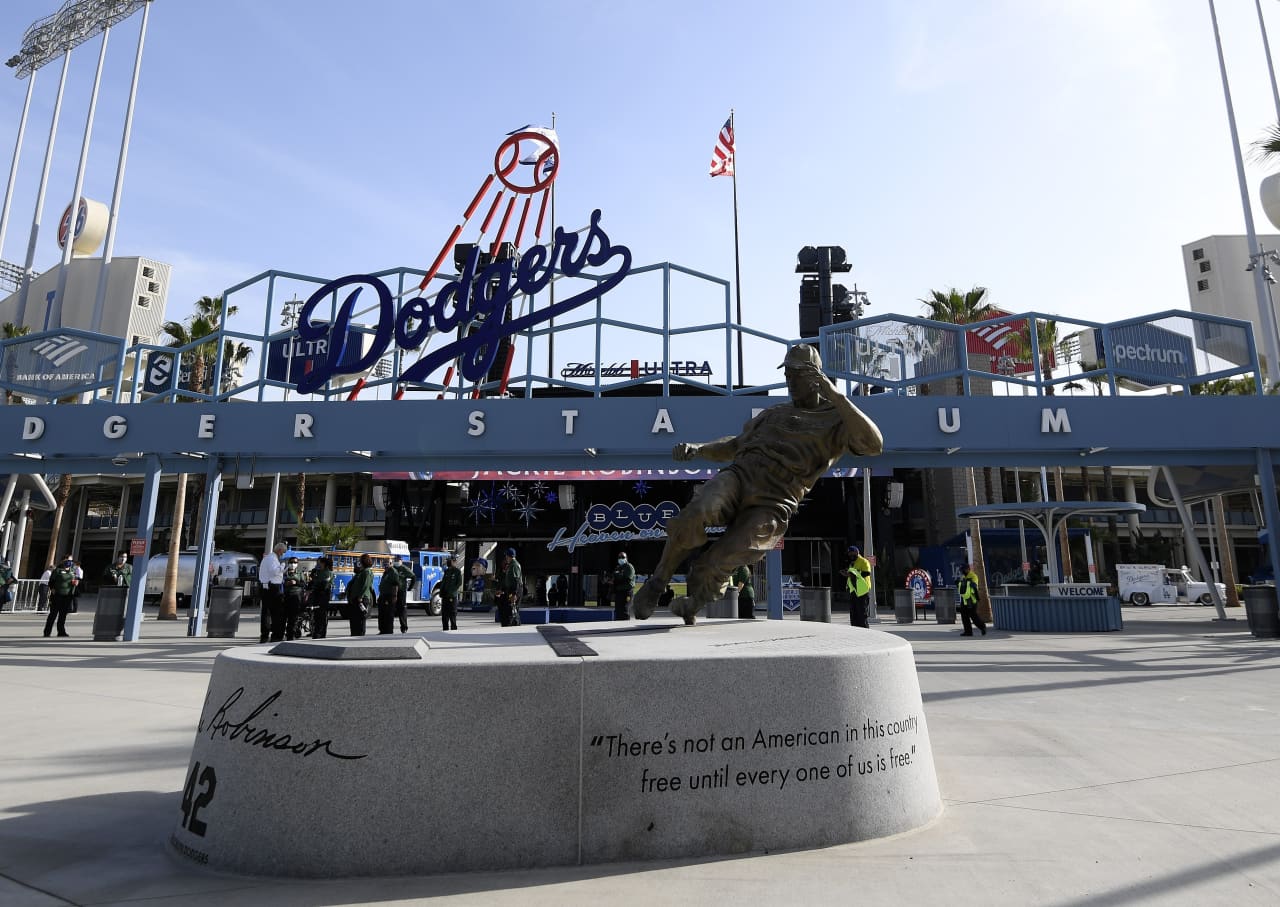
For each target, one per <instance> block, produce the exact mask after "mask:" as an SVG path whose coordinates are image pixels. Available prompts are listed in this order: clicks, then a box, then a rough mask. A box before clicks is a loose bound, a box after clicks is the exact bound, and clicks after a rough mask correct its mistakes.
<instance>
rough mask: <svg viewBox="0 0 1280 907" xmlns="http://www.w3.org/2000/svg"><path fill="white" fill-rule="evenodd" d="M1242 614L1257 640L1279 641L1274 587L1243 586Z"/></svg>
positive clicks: (1279, 630)
mask: <svg viewBox="0 0 1280 907" xmlns="http://www.w3.org/2000/svg"><path fill="white" fill-rule="evenodd" d="M1244 614H1245V618H1246V619H1247V620H1248V621H1249V632H1250V633H1252V634H1253V635H1254V636H1256V637H1257V638H1258V639H1280V610H1278V608H1277V603H1276V587H1275V586H1245V587H1244Z"/></svg>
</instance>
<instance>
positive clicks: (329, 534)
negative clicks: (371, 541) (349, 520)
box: [298, 520, 364, 549]
mask: <svg viewBox="0 0 1280 907" xmlns="http://www.w3.org/2000/svg"><path fill="white" fill-rule="evenodd" d="M362 538H364V530H363V529H361V528H359V527H358V526H337V525H334V524H333V523H322V522H320V521H319V520H313V521H312V522H310V523H302V522H300V523H299V524H298V546H299V547H300V548H339V549H342V548H350V547H351V546H352V545H354V544H355V543H356V542H358V541H360V540H361V539H362Z"/></svg>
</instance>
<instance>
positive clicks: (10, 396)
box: [0, 321, 31, 404]
mask: <svg viewBox="0 0 1280 907" xmlns="http://www.w3.org/2000/svg"><path fill="white" fill-rule="evenodd" d="M30 333H31V328H29V327H27V326H26V325H25V324H23V325H17V324H14V323H13V322H12V321H6V322H5V323H4V326H3V327H0V335H2V336H3V337H4V339H5V340H12V339H13V338H14V337H24V336H26V335H27V334H30ZM10 375H11V376H12V372H10ZM15 401H17V402H19V403H20V402H22V398H21V397H19V396H18V395H17V394H15V393H14V392H13V391H11V390H9V389H8V388H5V391H4V402H5V403H6V404H8V403H13V402H15Z"/></svg>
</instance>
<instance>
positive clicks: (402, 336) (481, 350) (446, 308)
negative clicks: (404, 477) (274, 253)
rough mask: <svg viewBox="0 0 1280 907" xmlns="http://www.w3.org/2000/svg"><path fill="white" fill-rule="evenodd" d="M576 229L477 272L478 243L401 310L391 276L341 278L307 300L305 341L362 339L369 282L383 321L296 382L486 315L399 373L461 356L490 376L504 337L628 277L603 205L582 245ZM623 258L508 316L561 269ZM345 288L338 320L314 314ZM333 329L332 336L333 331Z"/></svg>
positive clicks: (427, 370)
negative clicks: (359, 305) (357, 322)
mask: <svg viewBox="0 0 1280 907" xmlns="http://www.w3.org/2000/svg"><path fill="white" fill-rule="evenodd" d="M579 241H580V240H579V236H578V234H577V233H566V232H565V231H564V229H563V228H560V227H557V228H556V232H555V243H554V244H553V246H552V247H551V249H550V250H548V249H547V247H546V246H534V247H532V248H531V249H529V250H528V251H527V252H525V253H524V254H523V255H522V256H521V258H520V262H519V264H518V265H517V264H516V263H515V262H514V261H512V260H510V259H505V260H502V261H495V262H492V263H490V264H488V265H486V266H485V268H484V269H483V270H481V271H480V272H479V273H478V274H477V273H476V269H477V265H478V263H479V256H480V251H481V250H480V247H479V246H478V245H477V246H475V247H474V248H472V250H471V253H470V255H468V256H467V261H466V264H465V266H464V267H463V269H462V274H461V275H459V277H458V279H457V280H453V281H450V282H449V283H447V284H445V286H444V287H443V288H442V289H441V290H440V292H439V293H438V294H436V296H435V298H434V299H426V298H423V297H416V298H414V299H410V300H409V301H408V302H406V303H405V304H404V305H403V306H402V307H401V309H400V313H399V314H398V315H397V314H396V312H395V303H394V300H393V298H392V295H391V290H390V289H389V288H388V287H387V285H386V284H385V283H383V282H382V281H381V280H379V279H378V278H377V277H374V276H372V275H369V274H353V275H350V276H347V277H340V278H338V279H337V280H333V281H330V282H329V283H327V284H325V285H324V286H322V287H321V288H320V289H318V290H316V292H315V293H313V294H312V295H311V296H310V298H308V299H307V301H306V304H305V305H304V306H303V307H302V311H301V313H300V316H299V320H298V336H299V337H301V338H302V340H303V341H312V340H318V339H320V338H322V337H329V336H332V337H334V338H338V337H341V338H343V339H344V340H351V341H356V340H357V338H356V337H355V336H354V335H355V334H357V333H361V332H357V331H353V330H352V320H353V317H354V313H355V306H356V301H357V300H358V299H359V297H360V293H361V291H362V290H364V289H365V287H371V288H372V289H373V292H374V293H376V294H377V297H378V307H377V312H378V322H377V325H376V327H375V329H374V331H373V334H372V335H371V338H372V339H371V341H370V343H369V345H368V347H367V349H365V351H364V352H363V353H360V350H361V344H360V343H359V342H344V343H336V342H331V343H330V344H329V345H328V354H327V355H326V356H325V357H323V358H321V359H318V360H317V361H316V363H315V365H314V367H313V368H312V370H311V371H310V372H309V373H307V374H305V375H301V376H299V377H298V381H297V388H298V391H299V392H301V393H304V394H305V393H312V392H314V391H316V390H318V389H320V388H321V387H322V386H323V385H324V383H325V382H326V381H328V380H329V378H331V377H332V376H334V375H340V374H351V373H354V372H360V371H363V370H365V369H367V368H369V367H370V366H372V365H373V364H374V363H375V362H377V361H378V359H379V358H381V357H382V356H383V355H384V354H385V353H386V352H387V349H388V347H390V345H391V342H392V340H393V339H394V341H395V343H396V346H398V347H399V348H400V349H402V350H415V349H418V348H419V347H420V346H422V344H423V343H425V342H426V341H427V339H428V338H429V337H431V335H432V334H434V333H447V332H450V331H453V330H454V329H456V328H461V327H466V326H467V325H469V324H472V323H473V322H476V321H477V320H480V321H479V324H478V326H477V329H476V330H475V331H474V332H472V333H471V334H470V335H469V336H466V337H460V338H459V339H457V340H455V341H453V342H452V343H447V344H445V345H444V346H441V347H439V348H438V349H435V350H432V351H431V352H429V353H428V354H427V355H425V356H423V357H422V358H421V359H419V360H418V361H417V362H415V363H413V364H412V365H411V366H409V367H408V368H407V369H405V370H404V371H402V372H401V373H400V379H401V380H402V381H405V382H424V381H426V379H427V377H428V376H429V375H431V373H432V372H434V371H435V370H436V369H437V368H439V367H440V366H442V365H444V364H445V363H447V362H450V361H452V360H453V359H458V360H459V363H458V366H459V371H460V372H461V373H462V376H463V378H465V379H466V380H468V381H474V382H479V381H483V380H484V379H485V377H486V376H487V374H488V372H489V369H490V368H491V367H492V366H493V363H494V360H495V359H496V357H497V355H498V341H499V340H501V339H502V338H504V337H510V336H511V335H513V334H517V333H519V332H520V331H523V330H525V329H527V328H530V327H533V326H534V325H537V324H541V323H542V322H544V321H549V320H551V319H552V318H555V317H557V316H558V315H562V314H564V313H565V312H569V311H572V310H573V309H576V308H578V307H580V306H583V305H586V304H587V303H589V302H592V301H593V300H595V299H598V298H599V297H600V296H602V295H604V294H605V293H607V292H608V291H609V290H611V289H613V288H614V287H616V286H617V285H618V284H619V283H621V282H622V280H623V278H625V277H626V276H627V275H628V274H629V273H630V271H631V250H630V249H628V248H627V247H626V246H622V245H614V244H613V243H612V242H611V241H610V239H609V235H608V234H607V233H605V231H604V230H603V229H601V227H600V209H599V208H597V209H596V210H595V211H593V212H592V214H591V225H590V227H588V229H587V231H586V236H585V238H583V239H582V240H581V245H580V246H579ZM615 258H616V259H618V263H617V266H616V268H615V269H614V271H613V273H611V274H607V275H606V276H604V277H603V278H600V279H599V282H597V283H596V284H595V285H594V286H592V287H591V288H590V289H588V290H585V291H584V292H582V293H579V294H577V295H576V296H572V297H570V298H569V299H566V300H563V301H561V302H557V303H556V304H555V305H550V306H547V307H546V308H542V309H538V310H536V311H533V312H530V313H529V314H528V315H524V316H522V317H519V318H514V319H512V320H511V321H507V320H506V319H507V306H508V304H509V303H510V302H511V301H512V299H513V297H514V296H515V295H516V293H526V294H528V295H530V296H532V295H533V294H535V293H537V292H539V291H541V290H543V289H544V288H545V287H546V286H547V284H549V283H550V282H551V277H552V275H553V273H554V272H556V271H560V272H561V273H563V274H564V275H565V276H567V277H577V276H579V275H581V274H582V273H583V272H584V270H585V269H586V268H587V267H588V266H590V267H596V268H598V267H601V266H603V265H605V264H607V263H608V262H609V261H611V260H612V259H615ZM345 287H355V289H353V290H352V291H351V293H350V294H349V295H348V296H347V297H346V299H345V300H343V302H342V304H341V306H339V308H338V312H337V315H336V317H335V318H334V319H333V322H332V324H330V323H329V322H328V321H314V320H313V315H314V314H315V310H316V308H317V306H320V305H321V304H322V303H324V302H325V301H326V298H327V297H328V296H329V295H330V294H334V293H336V292H337V291H338V290H341V289H343V288H345ZM331 332H332V335H331Z"/></svg>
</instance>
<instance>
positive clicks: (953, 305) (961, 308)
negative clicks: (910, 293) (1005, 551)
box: [920, 286, 995, 621]
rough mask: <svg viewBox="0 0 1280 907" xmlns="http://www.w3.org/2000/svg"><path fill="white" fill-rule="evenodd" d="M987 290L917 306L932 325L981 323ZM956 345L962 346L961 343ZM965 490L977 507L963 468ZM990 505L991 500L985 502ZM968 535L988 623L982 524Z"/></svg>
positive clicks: (968, 470)
mask: <svg viewBox="0 0 1280 907" xmlns="http://www.w3.org/2000/svg"><path fill="white" fill-rule="evenodd" d="M986 297H987V288H986V287H977V286H975V287H974V288H973V289H971V290H968V291H966V292H964V293H961V292H960V291H959V290H957V289H956V288H955V287H952V288H951V289H949V290H945V291H943V290H931V291H930V293H929V296H928V297H927V298H925V299H921V300H920V302H922V303H923V304H924V307H925V313H926V315H925V317H927V318H931V319H932V320H934V321H944V322H946V323H948V324H972V323H973V322H975V321H984V320H986V319H987V318H993V317H995V308H994V307H993V306H991V305H990V304H989V303H988V302H987V301H986ZM959 342H963V339H960V340H959ZM962 390H963V383H961V384H960V387H958V388H957V389H956V393H961V392H962ZM990 469H991V468H990V467H989V466H985V467H983V482H984V484H985V485H986V488H987V489H988V494H989V495H991V494H993V492H992V491H991V489H992V488H993V486H994V482H993V481H992V477H991V472H990ZM965 490H966V492H967V497H968V502H969V504H970V506H973V505H976V504H977V503H978V486H977V482H976V478H975V474H974V471H973V467H972V466H966V467H965ZM930 497H931V498H933V499H934V500H933V506H937V496H936V495H935V494H933V493H932V492H931V493H930ZM987 501H988V502H990V501H991V497H988V498H987ZM969 535H970V536H971V537H972V538H973V572H974V573H976V574H978V612H979V614H981V616H982V619H983V620H987V621H989V620H991V596H990V593H989V592H988V591H987V560H986V556H985V555H984V554H983V551H982V524H981V522H980V521H979V520H970V521H969Z"/></svg>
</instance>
